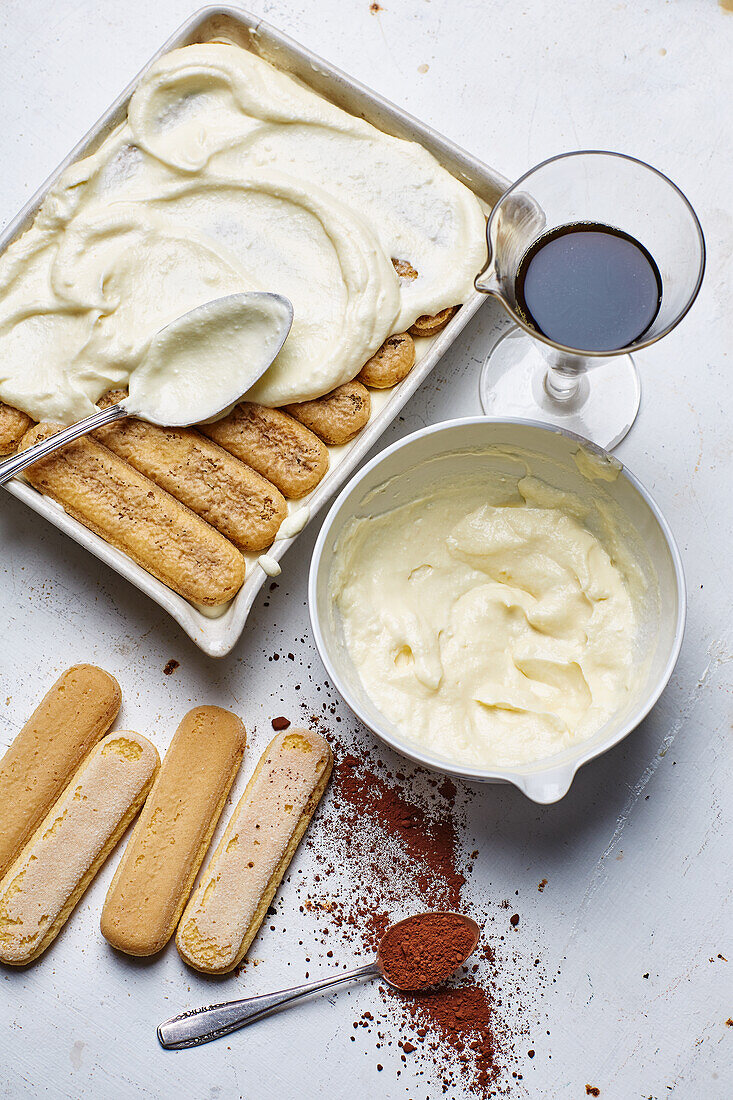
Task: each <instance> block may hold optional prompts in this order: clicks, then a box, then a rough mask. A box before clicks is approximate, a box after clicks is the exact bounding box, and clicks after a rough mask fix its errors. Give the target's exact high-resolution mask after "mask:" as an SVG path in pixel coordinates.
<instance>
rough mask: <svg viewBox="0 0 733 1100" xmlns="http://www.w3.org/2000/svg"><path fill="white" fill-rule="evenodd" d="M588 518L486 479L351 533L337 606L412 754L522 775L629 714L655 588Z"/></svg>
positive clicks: (368, 679)
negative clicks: (643, 615) (420, 751)
mask: <svg viewBox="0 0 733 1100" xmlns="http://www.w3.org/2000/svg"><path fill="white" fill-rule="evenodd" d="M588 512H589V510H588V508H587V507H586V506H585V505H584V504H582V503H581V501H580V500H579V499H578V497H576V496H574V494H572V493H566V492H561V491H560V490H558V489H556V488H554V487H552V486H551V485H548V484H546V483H545V482H543V481H542V480H540V479H538V478H536V477H533V476H524V477H520V478H519V479H515V480H514V482H513V484H510V479H507V478H502V479H501V480H492V479H487V477H485V476H484V477H481V478H476V477H474V478H469V477H466V478H465V479H462V480H460V481H458V480H451V481H449V482H447V483H444V484H439V485H437V486H436V487H434V489H432V490H430V491H426V492H425V493H424V494H421V495H420V496H419V497H418V498H417V499H415V500H414V501H411V502H410V503H407V504H403V505H402V506H400V507H397V508H394V509H392V510H390V511H387V512H385V513H384V514H382V515H378V516H375V517H373V518H369V519H358V520H354V521H351V523H350V524H349V525H347V527H346V528H345V529H344V532H343V533H342V534H341V536H340V538H339V542H338V544H337V552H336V564H335V567H334V572H333V575H332V582H331V585H332V596H333V599H334V601H335V604H336V606H337V608H338V610H339V612H340V616H341V621H342V625H343V633H344V638H345V641H346V646H347V649H348V652H349V654H350V657H351V660H352V662H353V664H354V667H355V668H356V670H357V672H358V675H359V677H360V678H361V681H362V683H363V686H364V689H365V691H366V693H367V695H368V696H369V697H370V698H371V700H372V701H373V702H374V704H375V705H376V706H377V707H378V709H379V710H380V711H381V712H382V714H384V715H385V716H386V717H387V718H388V719H389V720H390V721H391V722H392V723H394V725H395V726H396V727H397V729H398V730H399V732H400V734H401V735H402V736H403V737H404V738H405V740H407V741H409V742H411V743H413V744H415V745H419V746H421V747H422V748H424V749H427V750H428V751H429V752H431V753H433V754H436V755H439V756H441V757H443V758H445V759H448V760H450V761H451V762H454V763H462V764H468V765H474V766H478V767H491V766H497V767H511V766H513V765H518V764H522V763H528V762H531V761H535V760H540V759H543V758H544V757H547V756H551V755H553V754H554V753H557V752H560V751H561V750H562V749H564V748H567V747H568V746H570V745H572V744H574V743H576V742H578V741H582V740H585V739H586V738H588V737H590V736H591V735H592V734H593V733H595V732H596V731H597V730H598V729H600V727H601V726H602V725H603V724H604V723H605V722H606V721H607V720H608V719H609V718H610V717H611V715H612V714H614V713H616V712H618V711H620V710H621V709H622V708H623V707H624V706H625V704H626V702H627V701H628V700H629V698H630V697H631V694H632V693H633V690H634V688H635V685H636V682H637V677H638V675H639V672H640V669H641V665H642V662H641V661H640V659H639V656H638V644H639V639H638V634H639V630H638V621H637V613H636V599H637V597H638V593H637V592H636V589H637V587H639V586H640V585H642V583H643V582H642V581H641V580H640V579H639V577H640V574H638V571H637V570H636V569H635V566H634V565H633V564H629V563H625V564H624V567H623V568H622V566H621V564H620V559H621V558H623V557H624V554H623V551H622V549H621V548H620V540H619V539H617V538H616V535H615V534H614V532H610V531H609V537H608V539H603V538H599V537H598V536H597V534H596V533H594V532H593V531H591V530H590V529H589V527H588V526H586V523H585V517H586V516H587V515H588ZM604 543H605V545H604ZM617 547H619V550H618V555H617V554H616V548H617ZM617 556H618V558H619V560H616V557H617ZM627 564H628V568H626V565H627Z"/></svg>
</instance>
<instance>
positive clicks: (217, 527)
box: [0, 269, 453, 606]
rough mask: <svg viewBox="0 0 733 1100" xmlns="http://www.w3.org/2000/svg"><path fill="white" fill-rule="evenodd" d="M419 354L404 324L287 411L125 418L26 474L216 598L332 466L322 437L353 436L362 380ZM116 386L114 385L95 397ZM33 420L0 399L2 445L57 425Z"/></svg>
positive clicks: (432, 321)
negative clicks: (318, 393)
mask: <svg viewBox="0 0 733 1100" xmlns="http://www.w3.org/2000/svg"><path fill="white" fill-rule="evenodd" d="M411 270H412V269H411ZM405 277H408V278H411V277H414V275H407V276H405ZM452 313H453V310H444V311H443V312H442V313H441V314H437V315H435V317H424V318H418V321H417V322H416V323H415V325H414V326H413V328H412V329H411V330H410V331H411V332H414V333H415V335H434V334H435V333H436V332H438V331H440V329H441V328H443V327H444V326H445V324H447V322H448V321H449V320H450V317H451V316H452ZM414 361H415V346H414V343H413V340H412V336H411V335H410V334H409V333H402V334H399V335H396V336H392V337H390V338H389V339H388V340H387V341H385V343H384V345H383V346H382V347H381V348H380V349H379V351H378V352H377V353H376V355H375V356H374V357H373V358H372V359H370V360H369V362H368V363H366V364H365V366H364V367H363V368H362V371H361V372H360V374H359V376H358V378H357V379H355V380H354V381H353V382H349V383H346V384H345V385H342V386H339V387H338V388H337V389H336V390H334V391H333V392H332V393H330V394H327V395H326V396H325V397H322V398H319V399H318V400H314V401H306V402H302V403H300V404H295V405H288V406H286V408H285V409H282V410H280V409H267V408H265V407H263V406H259V405H254V404H252V403H249V402H243V403H241V404H239V405H237V406H236V407H235V408H234V409H233V410H232V412H231V413H230V414H229V415H228V416H227V417H224V418H223V419H222V420H219V421H217V422H216V423H212V424H207V425H199V426H198V429H194V428H184V429H171V428H159V427H156V426H155V425H151V424H146V423H144V422H143V421H140V420H134V419H131V420H126V421H123V422H121V423H116V424H113V425H110V426H108V427H106V428H103V429H100V430H99V431H97V432H96V433H94V438H86V439H81V440H78V441H77V442H75V443H73V444H70V445H68V446H67V447H65V448H64V450H63V452H60V453H58V454H55V455H52V456H50V457H49V458H48V459H45V460H43V461H42V462H39V463H36V464H35V465H34V466H32V467H30V468H29V470H28V471H27V473H26V477H27V479H28V481H29V482H30V483H31V485H33V486H34V488H36V489H37V490H39V491H40V492H42V493H44V494H45V495H46V496H49V497H51V498H52V499H54V500H56V501H57V502H58V503H59V504H61V505H62V507H63V508H64V510H65V511H66V512H67V513H68V514H69V515H71V516H73V517H74V518H75V519H77V520H78V521H79V522H81V523H82V524H83V525H84V526H85V527H87V528H89V529H90V530H92V531H94V532H95V533H96V534H98V535H99V536H100V537H102V538H103V539H104V540H105V541H106V542H108V543H110V544H111V545H112V546H115V547H117V548H118V549H120V550H122V551H123V552H124V553H126V554H127V555H128V556H129V557H131V558H132V559H133V560H134V561H135V562H137V564H138V565H140V566H142V567H143V568H144V569H145V570H146V571H147V572H149V573H151V574H152V575H153V576H155V577H157V578H158V579H159V580H160V581H162V582H163V583H164V584H166V585H167V586H168V587H169V588H172V589H173V590H174V591H175V592H177V593H178V594H179V595H181V596H183V597H184V598H185V599H188V600H190V601H192V602H194V603H199V604H203V605H209V606H216V605H220V604H222V603H226V602H228V601H229V600H231V599H232V598H233V597H234V596H235V595H236V593H237V591H238V590H239V588H240V587H241V585H242V584H243V583H244V579H245V572H246V569H245V562H244V558H243V557H242V551H244V552H250V553H258V552H261V551H263V550H265V549H266V548H268V547H269V546H270V545H271V544H272V542H273V540H274V539H275V537H276V535H277V532H278V529H279V527H280V524H281V523H282V521H283V520H284V518H285V516H286V515H287V503H286V498H288V499H291V500H298V499H300V498H301V497H303V496H306V495H307V494H308V493H309V492H311V491H312V490H313V489H314V488H315V487H316V485H317V484H318V483H319V482H320V480H321V479H322V478H323V476H324V475H325V473H326V470H327V469H328V450H327V446H338V445H342V444H345V443H347V442H349V441H350V440H351V439H353V437H354V436H355V435H356V434H357V433H358V432H359V431H360V430H361V428H362V427H364V425H365V424H366V423H367V421H368V420H369V416H370V411H371V403H370V398H369V392H368V388H367V387H369V388H375V389H385V388H390V387H392V386H394V385H396V384H397V383H398V382H400V381H402V380H403V379H404V378H405V377H406V376H407V374H408V373H409V371H410V370H411V369H412V366H413V364H414ZM122 396H123V393H121V392H119V391H115V392H113V393H110V394H108V395H107V396H106V397H105V398H104V399H103V401H102V402H100V404H101V405H103V406H104V405H108V404H111V403H114V402H115V401H118V400H120V398H121V397H122ZM31 423H32V422H31V421H30V419H29V418H28V417H26V416H25V414H23V413H19V412H17V410H15V409H11V408H9V407H8V406H5V405H0V453H8V452H10V451H12V450H14V449H15V448H16V447H17V446H18V445H20V447H21V448H25V447H28V446H30V445H32V444H33V443H36V442H38V441H40V440H41V439H44V438H47V437H48V436H49V435H52V434H53V433H54V431H56V430H57V428H56V426H55V425H52V424H39V425H36V426H35V427H30V425H31Z"/></svg>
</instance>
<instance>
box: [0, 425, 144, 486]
mask: <svg viewBox="0 0 733 1100" xmlns="http://www.w3.org/2000/svg"><path fill="white" fill-rule="evenodd" d="M128 415H129V414H128V412H127V409H126V408H125V407H124V406H123V405H110V407H109V408H108V409H100V410H99V412H95V413H92V415H91V416H87V417H86V418H85V419H84V420H79V421H78V423H76V424H70V425H69V427H68V428H62V430H61V431H60V432H57V433H56V434H55V435H51V436H49V437H48V439H43V440H42V441H41V442H40V443H35V444H34V445H33V446H32V447H27V448H26V449H25V450H24V451H20V452H19V453H18V454H17V455H13V457H12V458H6V459H5V461H4V462H0V485H4V484H5V482H6V481H10V479H11V477H15V475H16V474H19V473H20V471H21V470H25V468H26V466H32V465H33V463H34V462H38V460H39V459H41V458H45V457H46V455H50V454H53V452H54V451H57V450H58V449H59V447H63V446H64V445H65V444H66V443H71V442H72V440H74V439H78V438H79V436H80V435H86V434H87V432H93V431H94V429H95V428H101V427H103V426H104V425H105V424H111V423H112V421H113V420H121V419H122V417H123V416H128Z"/></svg>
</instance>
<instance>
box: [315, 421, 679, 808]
mask: <svg viewBox="0 0 733 1100" xmlns="http://www.w3.org/2000/svg"><path fill="white" fill-rule="evenodd" d="M507 424H509V425H516V426H517V427H519V428H525V427H531V428H538V429H540V430H541V431H543V432H547V433H548V434H551V435H562V436H565V437H566V438H567V439H570V440H572V441H573V442H577V443H579V444H582V445H583V446H584V447H585V448H587V449H589V450H591V451H592V452H593V453H594V454H597V455H599V456H601V457H604V458H608V459H610V460H611V461H612V462H614V463H617V464H618V466H619V475H620V476H623V477H625V478H626V480H627V481H629V482H630V483H631V485H632V486H633V488H634V489H636V491H637V492H638V493H639V495H640V496H641V497H642V499H643V500H644V502H645V503H646V505H647V506H648V507H649V509H650V511H651V512H652V514H653V516H654V518H655V519H656V521H657V523H658V524H659V527H660V529H661V531H662V535H663V537H664V540H665V542H666V544H667V548H668V550H669V553H670V557H671V559H672V566H673V571H674V578H675V585H676V588H677V613H676V617H675V623H674V637H673V641H672V645H671V647H670V651H669V653H668V655H667V659H666V661H665V664H664V668H663V669H662V671H661V673H660V675H659V677H658V678H657V681H656V683H655V685H654V687H653V688H652V690H651V691H649V692H648V694H647V696H646V697H645V699H644V701H643V702H642V703H641V705H640V706H639V707H637V709H636V710H635V711H634V713H633V714H632V715H631V716H630V717H629V718H628V719H627V721H626V722H624V723H623V724H622V725H621V726H620V727H619V728H618V729H617V730H615V731H613V732H612V733H610V734H609V735H608V737H606V738H605V739H604V741H602V742H601V743H600V744H596V745H593V746H591V747H589V746H588V742H583V741H581V742H579V743H578V746H577V750H578V751H577V753H576V754H574V755H573V756H572V758H571V759H570V760H564V761H563V762H559V761H558V760H557V759H556V758H555V757H552V756H549V757H544V758H542V759H540V760H539V761H536V762H534V763H530V764H526V765H520V766H517V767H516V768H496V767H495V768H492V767H488V768H479V767H472V766H469V765H462V764H460V763H451V762H450V761H447V760H445V759H444V758H442V757H439V756H436V755H434V754H433V753H430V752H428V751H423V750H421V749H420V748H419V747H418V746H416V745H415V744H413V743H410V742H408V741H405V740H403V739H402V738H400V737H397V736H395V735H394V734H392V733H389V732H387V731H386V730H385V729H384V728H379V729H376V728H375V726H374V725H373V724H372V722H371V720H369V719H367V718H366V716H365V715H364V713H363V712H362V710H361V707H360V704H359V702H358V700H356V699H355V698H354V697H353V695H352V693H351V692H350V691H349V689H348V686H346V685H344V684H343V682H342V679H341V676H340V675H339V672H338V670H337V668H336V667H335V664H334V662H333V661H332V660H331V655H330V653H329V650H328V646H327V644H326V640H325V637H324V633H323V631H322V629H321V622H320V613H319V609H318V601H317V599H316V589H317V584H318V578H319V576H320V571H321V568H322V566H323V547H324V545H325V542H326V539H327V538H328V535H329V533H330V531H331V528H332V527H333V525H334V523H335V522H336V520H337V519H338V516H339V513H340V512H341V510H342V508H343V507H344V505H345V504H346V502H347V501H348V500H349V499H350V498H351V497H352V496H353V495H354V494H355V493H356V492H357V491H358V489H359V486H360V485H361V484H362V482H363V481H364V480H365V479H366V478H367V477H368V476H369V474H371V473H372V471H373V470H375V469H377V468H378V467H379V466H380V465H381V464H382V463H384V462H386V461H387V460H388V459H389V458H390V457H391V456H392V455H393V454H396V453H397V452H398V451H401V450H404V449H405V448H407V447H409V446H411V445H412V444H413V443H415V442H416V441H417V440H419V439H423V438H425V437H426V436H431V435H435V436H438V437H439V436H440V435H441V434H443V433H445V432H447V431H448V430H452V429H454V428H459V429H460V428H468V427H476V426H478V425H486V426H487V427H490V426H492V425H496V426H498V425H507ZM308 613H309V617H310V623H311V629H312V632H313V638H314V641H315V644H316V649H317V650H318V654H319V656H320V658H321V661H322V662H323V665H324V667H325V669H326V672H327V673H328V675H329V677H330V678H331V680H332V682H333V685H334V687H335V688H336V690H337V691H338V692H339V694H340V695H341V696H342V698H343V699H344V701H345V702H346V704H347V706H348V707H349V708H350V710H351V711H352V712H353V713H354V714H355V715H356V717H357V718H358V719H359V721H360V722H361V723H362V725H364V726H366V728H367V729H368V730H371V731H372V733H374V734H375V736H377V737H378V738H379V739H380V740H381V741H383V742H384V743H385V744H386V745H388V746H389V748H391V749H393V750H394V751H395V752H397V753H399V754H400V755H401V756H406V757H407V758H408V759H410V760H413V761H414V762H415V763H418V764H421V765H423V766H424V767H427V768H430V769H432V770H433V771H437V772H441V773H443V774H446V775H450V776H452V777H454V778H457V779H462V780H467V781H469V782H476V783H490V782H495V783H511V784H512V785H513V786H515V787H518V788H519V790H521V791H522V792H523V793H524V794H525V795H527V797H528V798H530V799H532V801H534V802H538V803H541V804H547V803H551V802H556V801H557V800H558V799H560V798H562V797H563V795H565V794H566V793H567V791H568V790H569V788H570V785H571V784H572V782H573V779H574V778H575V775H576V772H577V771H578V769H579V768H581V767H582V766H583V764H587V763H588V762H589V761H590V760H594V759H596V757H598V756H601V755H602V754H603V753H605V752H607V751H608V750H609V749H611V748H613V747H614V745H617V744H619V742H621V741H623V740H624V738H626V737H628V735H629V734H630V733H631V732H632V730H634V729H636V727H637V726H638V725H640V724H641V722H643V721H644V719H645V718H646V717H647V715H648V714H649V713H650V711H651V710H652V708H653V707H654V706H655V704H656V703H657V701H658V700H659V697H660V696H661V694H662V692H663V691H664V689H665V688H666V686H667V684H668V683H669V680H670V678H671V676H672V672H673V671H674V667H675V665H676V663H677V659H678V657H679V654H680V649H681V647H682V640H683V636H684V628H685V620H686V615H687V586H686V583H685V575H684V569H683V565H682V557H681V554H680V551H679V548H678V546H677V542H676V540H675V537H674V535H673V533H672V530H671V528H670V526H669V523H668V522H667V520H666V519H665V517H664V515H663V513H662V511H661V509H660V508H659V505H658V504H657V503H656V501H655V500H654V497H653V496H652V495H651V493H650V492H649V490H648V489H647V488H646V487H645V486H644V485H643V484H642V482H641V481H639V479H638V478H637V477H636V475H635V474H633V473H632V472H631V470H629V469H628V467H627V466H626V465H625V464H624V463H622V462H621V461H620V459H617V458H616V457H615V456H612V455H610V454H609V452H607V451H605V450H604V449H603V448H602V447H599V446H597V445H596V444H595V443H592V442H591V441H590V440H588V439H585V438H584V437H583V436H580V435H576V434H575V433H574V432H570V431H567V430H566V429H564V428H561V427H558V426H555V425H552V424H546V423H542V422H541V421H538V420H530V419H525V418H522V417H504V416H483V415H475V416H468V417H456V418H454V419H451V420H444V421H441V422H440V423H438V424H429V425H428V426H427V427H424V428H419V429H418V430H417V431H415V432H411V433H410V434H409V435H407V436H405V437H404V438H403V439H399V440H397V442H395V443H392V444H390V446H389V447H386V448H385V449H384V450H382V451H380V452H379V453H378V454H377V455H375V456H374V458H372V459H371V460H370V461H369V462H367V463H366V464H365V465H364V466H362V467H361V469H360V470H358V471H357V472H356V473H355V474H354V475H353V476H352V478H351V479H350V480H349V481H348V482H347V484H346V485H345V486H344V487H343V488H342V490H341V492H340V493H339V494H338V496H337V497H336V498H335V500H334V501H333V502H332V504H331V506H330V508H329V510H328V513H327V514H326V517H325V519H324V521H323V523H322V525H321V529H320V531H319V533H318V538H317V539H316V542H315V545H314V547H313V553H312V555H311V562H310V568H309V574H308ZM558 755H560V754H558ZM542 764H544V765H546V766H544V767H538V765H542Z"/></svg>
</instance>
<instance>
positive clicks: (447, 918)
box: [379, 913, 476, 1049]
mask: <svg viewBox="0 0 733 1100" xmlns="http://www.w3.org/2000/svg"><path fill="white" fill-rule="evenodd" d="M475 946H476V934H475V932H474V929H473V927H472V926H471V925H470V924H469V923H467V922H466V921H465V920H464V919H463V917H461V916H460V914H458V913H417V914H416V915H415V916H414V917H408V918H407V920H403V921H399V922H398V923H397V924H393V925H392V927H391V928H388V929H387V931H386V933H385V935H384V936H383V937H382V941H381V943H380V944H379V959H380V962H381V964H382V969H383V971H384V976H385V977H386V978H387V980H388V981H390V982H392V984H393V985H396V986H398V987H399V988H400V989H425V988H426V987H427V986H430V985H435V984H436V983H438V982H443V981H445V980H446V978H450V976H451V975H452V974H454V973H455V971H456V970H457V969H458V967H459V966H460V965H461V964H462V963H464V962H465V961H466V959H467V958H468V956H469V955H470V954H471V953H472V951H473V950H474V948H475ZM403 1049H404V1047H403Z"/></svg>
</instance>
